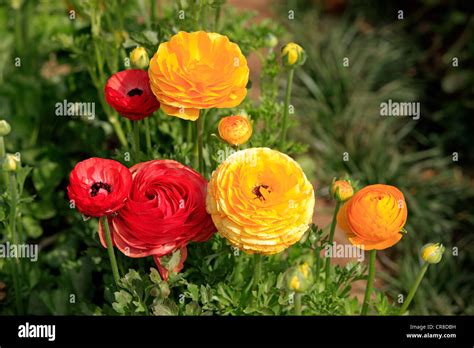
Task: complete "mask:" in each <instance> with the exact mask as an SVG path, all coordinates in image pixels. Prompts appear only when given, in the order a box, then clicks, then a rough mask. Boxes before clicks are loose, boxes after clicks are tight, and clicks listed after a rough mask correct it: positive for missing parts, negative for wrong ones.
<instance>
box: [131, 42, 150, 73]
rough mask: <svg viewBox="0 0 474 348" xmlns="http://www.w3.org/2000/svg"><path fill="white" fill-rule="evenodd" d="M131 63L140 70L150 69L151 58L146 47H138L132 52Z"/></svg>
mask: <svg viewBox="0 0 474 348" xmlns="http://www.w3.org/2000/svg"><path fill="white" fill-rule="evenodd" d="M130 63H132V65H133V66H134V67H136V68H138V69H146V68H148V64H149V63H150V57H149V56H148V53H147V51H146V49H145V48H144V47H137V48H135V49H134V50H133V51H132V52H130Z"/></svg>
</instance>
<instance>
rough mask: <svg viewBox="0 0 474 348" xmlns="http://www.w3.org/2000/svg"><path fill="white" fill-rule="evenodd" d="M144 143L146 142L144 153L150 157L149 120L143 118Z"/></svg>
mask: <svg viewBox="0 0 474 348" xmlns="http://www.w3.org/2000/svg"><path fill="white" fill-rule="evenodd" d="M145 141H146V152H147V153H148V154H150V155H151V150H152V147H151V131H150V120H149V119H148V117H147V118H145Z"/></svg>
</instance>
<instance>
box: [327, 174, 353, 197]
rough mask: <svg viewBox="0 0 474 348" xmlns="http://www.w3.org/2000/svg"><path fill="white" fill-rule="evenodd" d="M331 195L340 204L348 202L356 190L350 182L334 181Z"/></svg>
mask: <svg viewBox="0 0 474 348" xmlns="http://www.w3.org/2000/svg"><path fill="white" fill-rule="evenodd" d="M331 195H332V196H333V197H334V199H335V200H337V201H338V202H341V203H342V202H346V201H348V200H349V199H350V198H351V197H352V196H353V195H354V189H353V188H352V185H351V183H350V181H348V180H336V179H333V181H332V185H331Z"/></svg>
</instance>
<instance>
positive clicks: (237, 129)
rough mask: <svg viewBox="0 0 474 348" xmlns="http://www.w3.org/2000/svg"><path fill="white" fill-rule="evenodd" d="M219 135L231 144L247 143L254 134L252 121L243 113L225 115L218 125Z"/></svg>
mask: <svg viewBox="0 0 474 348" xmlns="http://www.w3.org/2000/svg"><path fill="white" fill-rule="evenodd" d="M217 128H218V131H219V136H220V137H221V138H222V139H223V140H225V141H226V142H227V143H229V144H230V145H234V146H236V145H242V144H245V143H246V142H247V141H248V140H249V139H250V137H251V136H252V132H253V131H252V123H251V122H250V120H249V119H248V118H247V117H245V116H242V115H235V116H227V117H223V118H222V119H221V120H220V121H219V125H218V127H217Z"/></svg>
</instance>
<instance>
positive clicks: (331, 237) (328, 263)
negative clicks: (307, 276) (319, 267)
mask: <svg viewBox="0 0 474 348" xmlns="http://www.w3.org/2000/svg"><path fill="white" fill-rule="evenodd" d="M340 207H341V203H340V202H336V208H334V214H333V216H332V221H331V230H330V231H329V244H328V245H329V247H332V243H333V242H334V231H335V230H336V221H337V213H338V212H339V208H340ZM325 274H326V278H325V280H324V284H325V285H326V287H327V286H328V284H329V278H330V277H331V258H330V257H327V258H326V269H325Z"/></svg>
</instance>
